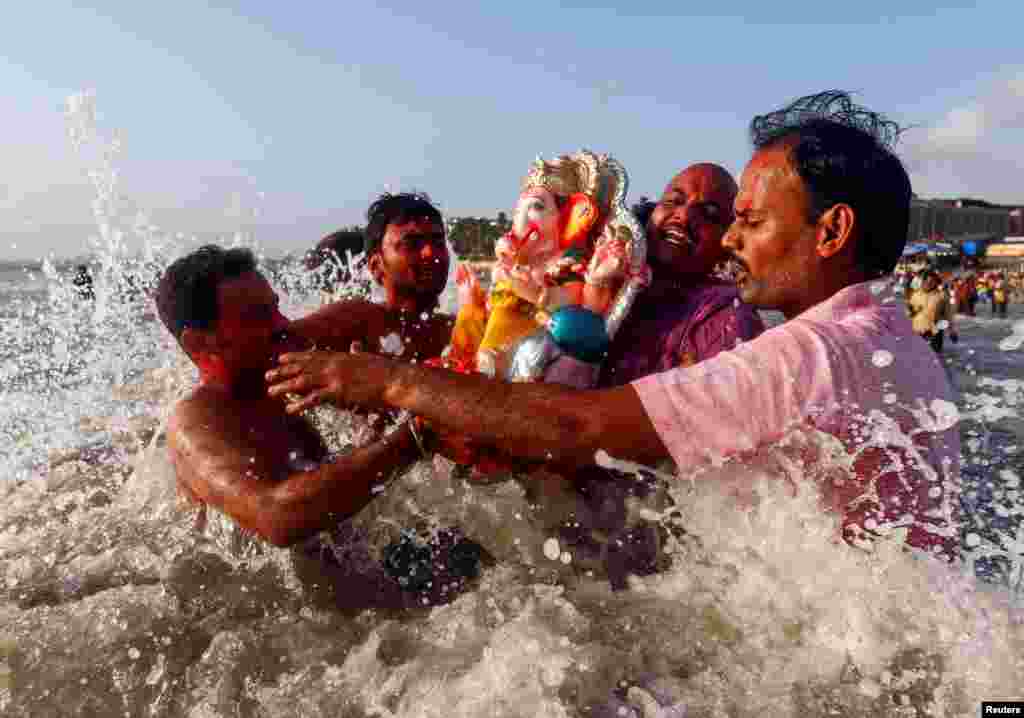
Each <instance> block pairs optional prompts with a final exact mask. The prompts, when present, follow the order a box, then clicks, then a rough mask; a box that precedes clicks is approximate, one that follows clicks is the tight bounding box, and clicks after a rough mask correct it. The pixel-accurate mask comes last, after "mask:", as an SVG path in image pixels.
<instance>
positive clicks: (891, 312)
mask: <svg viewBox="0 0 1024 718" xmlns="http://www.w3.org/2000/svg"><path fill="white" fill-rule="evenodd" d="M898 134H899V128H898V126H897V125H896V124H895V123H893V122H890V121H888V120H886V119H885V118H884V117H882V116H881V115H879V114H877V113H874V112H871V111H869V110H867V109H865V108H862V107H858V106H857V105H856V104H854V103H853V102H852V100H851V98H850V97H849V95H847V94H846V93H843V92H836V91H830V92H823V93H820V94H817V95H811V96H808V97H803V98H800V99H798V100H796V101H794V102H793V103H791V104H790V105H788V106H787V107H785V108H782V109H780V110H777V111H775V112H770V113H768V114H766V115H761V116H758V117H755V118H754V120H753V121H752V122H751V138H752V140H753V144H754V148H755V152H754V155H753V157H752V158H751V161H750V162H749V163H748V164H747V167H746V169H745V170H744V172H743V177H742V181H741V184H740V192H739V194H738V196H737V199H736V203H735V206H734V211H735V213H736V220H735V221H734V222H733V224H732V225H731V226H730V228H729V230H728V232H727V233H726V235H725V237H724V238H723V240H722V242H723V244H724V246H725V247H726V248H727V249H728V250H729V252H730V253H731V255H732V260H733V265H734V268H735V278H736V283H737V286H738V288H739V291H740V295H741V297H742V299H743V300H744V301H746V302H747V303H748V304H751V305H753V306H755V307H758V308H764V309H773V310H777V311H781V312H782V313H783V315H784V316H785V317H786V319H787V321H786V322H785V323H784V324H782V325H780V326H778V327H774V328H773V329H771V330H769V331H766V332H764V333H763V334H762V335H761V336H759V337H757V338H756V339H753V340H751V341H749V342H744V343H743V344H741V345H740V346H739V347H737V348H736V349H733V350H729V351H722V352H719V353H718V354H717V355H716V356H714V357H712V358H710V359H707V360H705V361H703V362H700V363H698V364H695V365H694V366H690V367H675V368H673V369H670V370H668V371H665V372H662V373H660V374H654V375H650V376H648V377H645V378H643V379H640V380H638V381H636V382H633V383H631V384H629V385H627V386H620V387H613V388H608V389H597V390H591V391H580V390H573V389H568V388H566V387H561V386H555V385H549V384H512V385H510V384H498V383H494V382H489V381H488V380H486V379H482V378H479V377H474V376H465V375H458V374H454V373H451V372H443V371H431V370H428V369H424V368H422V367H416V366H409V365H403V364H400V363H398V362H395V361H393V360H390V359H386V358H383V357H376V356H371V355H367V354H357V355H351V354H328V353H324V352H307V353H303V354H294V355H290V356H289V355H286V356H284V357H282V361H281V364H282V365H281V366H280V367H279V368H277V369H275V370H272V371H270V372H268V374H267V379H268V381H270V382H271V383H272V386H271V387H270V388H269V393H270V394H271V396H277V397H287V396H288V394H290V393H294V394H296V395H298V396H295V397H292V398H291V400H290V402H289V405H288V411H290V412H293V413H294V412H301V411H303V410H305V409H306V408H308V407H310V406H315V405H316V404H319V403H322V402H325V401H326V402H331V403H335V404H337V405H340V406H347V405H352V404H355V405H360V406H368V407H399V408H403V409H407V410H409V411H411V412H413V413H415V414H419V415H422V416H424V417H425V418H426V419H427V420H429V421H430V422H432V423H434V424H436V425H439V426H443V427H445V431H450V432H452V433H453V434H455V435H458V436H465V437H468V438H469V439H471V440H473V441H476V442H480V443H483V444H489V445H492V446H494V447H496V448H497V449H499V450H500V451H503V452H505V453H507V454H510V455H513V456H518V457H521V458H524V459H530V460H536V461H548V462H553V463H555V464H556V465H562V466H565V465H577V466H578V465H586V464H591V463H593V461H594V457H595V455H596V454H597V452H599V451H603V452H606V453H607V454H608V455H610V456H612V457H617V458H620V459H628V460H632V461H640V462H644V463H650V464H653V463H656V462H658V461H661V460H663V459H665V458H666V457H669V456H671V457H672V458H674V459H675V461H676V463H677V464H678V465H679V466H680V468H681V469H683V470H686V469H687V468H690V467H693V466H696V465H700V464H701V463H702V462H706V461H707V460H708V459H709V458H712V459H713V458H715V457H716V456H717V457H722V456H736V455H743V454H744V453H746V452H748V451H752V450H757V449H759V448H761V447H763V446H768V445H770V444H772V443H773V442H776V441H778V440H779V439H781V438H783V437H786V436H787V435H788V434H789V432H791V431H794V430H802V429H810V430H815V431H818V432H823V433H825V434H829V435H831V436H832V437H834V438H835V440H838V442H839V443H840V444H841V445H842V447H843V448H844V450H845V452H846V454H847V456H848V458H849V459H850V461H849V462H848V469H849V472H848V476H847V477H846V478H844V479H843V480H842V481H836V482H835V484H836V485H835V487H834V489H833V490H831V491H829V490H826V487H823V496H822V499H823V504H824V506H823V509H824V510H827V511H833V512H835V513H836V514H838V515H839V518H840V519H841V521H840V523H841V528H842V534H843V537H844V538H845V539H846V540H848V541H850V542H851V543H856V544H858V545H860V544H862V543H871V542H873V541H874V539H875V537H876V536H878V535H879V534H885V533H888V534H889V535H890V536H894V537H899V536H902V537H903V540H904V541H905V542H906V543H907V544H908V545H910V546H914V547H916V548H919V549H923V550H926V551H929V552H933V553H937V554H941V555H944V556H951V555H955V553H956V548H957V528H958V527H957V523H958V514H957V510H958V498H959V491H960V483H959V449H960V446H959V433H958V431H957V426H956V424H957V411H956V405H955V404H953V403H952V401H951V400H952V398H953V394H952V388H951V386H950V384H949V380H948V378H947V377H946V374H945V372H944V370H943V367H942V365H941V363H940V362H939V361H938V360H937V359H936V358H935V356H934V353H933V352H932V351H931V349H930V348H929V347H928V345H927V344H925V343H924V341H922V340H921V339H920V338H919V337H917V336H916V335H914V333H913V329H912V328H911V326H910V322H909V320H908V319H907V317H906V315H905V312H903V311H901V310H900V308H899V307H892V306H891V305H885V304H883V303H882V302H881V300H880V299H879V298H878V297H877V295H876V292H875V291H873V287H874V286H875V282H876V281H877V280H878V279H879V278H881V277H883V276H885V275H887V274H889V273H891V272H892V270H893V268H894V267H895V266H896V262H897V261H898V260H899V259H900V256H901V254H902V252H903V248H904V245H905V244H906V237H907V228H908V225H909V218H910V198H911V187H910V178H909V177H908V175H907V172H906V170H905V169H904V167H903V165H902V163H901V162H900V160H899V158H898V157H897V156H896V154H895V153H894V152H893V149H892V144H893V142H894V141H895V139H896V137H898ZM897 529H905V530H902V531H901V530H897Z"/></svg>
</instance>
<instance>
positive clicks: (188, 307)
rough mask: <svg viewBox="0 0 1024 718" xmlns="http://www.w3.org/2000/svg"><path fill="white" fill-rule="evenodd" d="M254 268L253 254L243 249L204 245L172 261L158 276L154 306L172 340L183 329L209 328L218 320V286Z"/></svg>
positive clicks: (253, 270)
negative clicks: (172, 336) (161, 274)
mask: <svg viewBox="0 0 1024 718" xmlns="http://www.w3.org/2000/svg"><path fill="white" fill-rule="evenodd" d="M255 271H257V270H256V257H255V256H253V253H252V251H251V250H248V249H244V248H240V247H238V248H234V249H224V248H222V247H218V246H217V245H215V244H207V245H205V246H203V247H200V248H199V249H197V250H196V251H194V252H192V253H190V254H187V255H185V256H184V257H181V258H179V259H177V260H175V261H174V262H173V263H172V264H171V266H169V267H168V268H167V269H166V270H165V271H164V273H163V276H162V277H160V283H159V284H158V285H157V288H156V308H157V312H158V313H159V314H160V321H162V322H163V323H164V326H165V327H167V330H168V331H169V332H170V333H171V334H173V335H174V338H175V339H178V340H179V341H180V340H181V333H182V332H183V331H185V330H186V329H189V328H192V329H208V328H209V327H210V325H211V324H212V323H213V322H215V321H216V320H217V287H218V286H219V285H220V283H221V282H223V281H224V280H226V279H234V278H236V277H240V276H242V275H243V274H249V273H250V272H255Z"/></svg>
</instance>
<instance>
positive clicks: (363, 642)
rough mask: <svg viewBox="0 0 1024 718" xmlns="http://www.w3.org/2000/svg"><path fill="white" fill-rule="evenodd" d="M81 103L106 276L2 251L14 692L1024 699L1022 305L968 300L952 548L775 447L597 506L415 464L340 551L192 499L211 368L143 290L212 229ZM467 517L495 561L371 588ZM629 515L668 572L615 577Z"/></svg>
mask: <svg viewBox="0 0 1024 718" xmlns="http://www.w3.org/2000/svg"><path fill="white" fill-rule="evenodd" d="M92 102H93V98H92V97H91V96H88V95H84V96H77V97H76V98H74V99H73V101H72V103H71V106H70V112H69V124H70V126H71V127H72V139H73V141H74V142H76V143H77V146H78V148H79V151H80V152H82V151H83V148H82V147H81V145H89V146H92V147H93V152H92V154H91V160H90V161H91V162H92V163H93V164H92V165H90V166H91V167H92V168H93V169H92V172H93V176H94V178H95V184H96V188H97V203H96V206H95V209H96V210H97V212H96V214H97V232H96V235H95V236H94V237H92V238H87V239H86V240H85V242H84V247H83V248H84V251H85V252H87V253H88V255H89V257H90V258H91V259H92V266H93V268H94V274H95V287H96V295H97V296H96V299H95V301H89V300H83V299H82V298H80V297H79V296H78V295H77V294H76V292H75V288H74V286H73V285H72V284H71V283H70V277H71V275H72V274H73V271H72V267H70V266H65V265H61V264H59V263H56V262H52V261H46V262H42V263H32V264H31V265H26V266H17V267H14V266H5V267H4V268H3V269H2V270H0V293H2V301H0V319H2V321H3V325H4V328H5V333H4V336H5V341H4V342H3V344H2V347H0V375H2V379H3V381H2V382H0V461H2V462H3V463H2V468H0V471H2V474H0V475H2V479H0V567H2V571H0V714H2V715H10V716H63V715H67V716H72V715H74V716H83V715H85V716H89V715H95V716H115V715H117V716H119V715H125V716H193V717H195V718H199V717H213V716H225V717H227V716H268V717H269V716H322V715H334V716H410V717H412V716H417V717H418V716H439V717H440V716H445V717H448V716H467V717H468V716H524V717H525V716H529V717H533V716H634V717H635V716H645V717H648V718H649V717H651V716H660V717H661V718H667V717H669V716H683V715H687V716H691V717H693V716H754V715H757V716H762V715H771V716H834V715H840V716H926V715H931V716H964V715H978V712H979V706H980V702H981V701H982V700H997V699H1014V698H1016V699H1022V698H1024V689H1022V686H1024V606H1022V603H1021V596H1020V590H1021V588H1020V584H1021V576H1022V561H1024V536H1022V533H1021V514H1022V513H1024V499H1022V491H1024V488H1022V487H1021V485H1020V482H1021V477H1022V475H1024V469H1022V464H1024V462H1022V461H1021V458H1020V457H1021V455H1022V451H1024V427H1022V424H1021V417H1020V410H1021V406H1022V402H1024V361H1022V355H1021V350H1020V349H1019V344H1017V345H1016V346H1014V344H1015V342H1016V339H1015V338H1016V337H1018V336H1021V335H1024V312H1021V310H1020V306H1019V305H1013V306H1011V309H1010V317H1009V318H1008V319H993V318H989V317H987V316H984V315H985V314H986V310H985V308H984V307H981V312H980V313H981V314H982V316H979V317H977V318H964V317H961V318H960V319H959V329H960V335H961V340H960V342H959V344H958V345H951V346H948V348H947V353H946V362H947V366H948V368H949V372H950V377H951V379H952V380H953V382H954V384H955V386H956V387H957V390H958V395H959V401H958V406H959V410H960V428H961V435H962V440H963V478H964V482H965V494H964V506H965V509H966V514H967V515H966V523H965V527H964V529H963V532H962V543H963V545H964V549H965V557H966V561H965V562H964V563H963V564H962V565H958V566H955V567H949V566H946V565H943V564H940V563H938V562H936V561H933V560H930V559H927V558H924V557H921V556H918V555H915V554H911V553H907V552H905V551H903V550H901V549H900V547H899V542H898V541H890V542H884V541H883V542H881V543H879V544H878V545H877V547H876V549H875V551H874V553H871V554H868V553H865V552H863V551H861V550H859V549H855V548H852V547H850V546H847V545H846V544H842V543H836V542H834V541H833V540H832V537H833V536H834V534H835V530H836V526H835V522H834V518H832V517H830V516H828V515H825V514H823V513H822V512H821V510H820V509H819V506H818V497H817V495H816V487H815V485H814V484H813V482H811V481H809V480H801V479H803V478H806V477H807V476H808V475H810V473H811V471H810V468H811V467H808V466H804V465H802V464H801V463H800V461H799V460H795V459H794V458H793V456H792V455H791V453H789V452H787V451H785V448H784V447H780V448H778V449H768V450H766V451H765V452H762V454H761V455H760V458H759V460H758V461H757V462H754V463H751V464H749V465H735V464H731V463H727V464H726V465H724V466H722V467H719V468H718V469H716V471H719V472H721V473H723V474H729V475H730V477H731V478H732V479H734V480H735V478H736V477H737V475H738V476H739V477H740V478H741V480H742V481H743V482H744V483H745V484H747V485H749V486H750V487H751V492H750V495H749V496H748V497H747V500H746V501H744V502H743V503H742V504H738V503H737V501H736V499H735V497H734V496H733V495H732V494H731V493H730V492H729V491H726V490H724V489H722V486H725V485H726V484H727V482H724V481H723V482H719V481H715V480H714V477H710V476H705V477H704V478H703V479H702V480H699V481H693V482H690V481H686V480H675V481H663V480H656V481H655V482H654V486H653V488H651V487H650V486H649V487H648V489H649V490H645V491H635V492H631V494H630V495H629V496H625V497H623V496H621V495H614V492H613V494H610V495H609V496H608V497H607V498H608V501H607V503H608V504H609V505H610V506H611V509H610V511H609V512H608V513H607V514H605V513H602V510H601V509H600V508H598V509H595V508H594V502H593V501H591V502H590V503H589V504H583V503H581V502H580V500H579V497H578V495H577V494H576V492H574V491H573V490H572V488H571V487H569V486H568V485H566V484H565V483H564V482H561V481H559V480H558V479H557V478H555V477H548V478H546V479H544V480H537V479H534V480H527V479H524V480H508V481H498V482H494V483H486V484H485V483H480V482H474V481H471V480H467V477H466V474H465V472H463V471H461V470H460V469H458V468H457V467H454V466H453V465H452V464H451V463H449V462H447V461H446V460H444V459H443V458H440V457H438V458H433V459H431V460H423V461H421V462H419V463H418V464H417V465H416V466H415V467H413V468H412V469H411V470H410V471H408V472H407V473H405V474H404V475H403V476H401V477H400V478H399V479H397V480H396V481H395V482H393V483H392V484H391V485H390V486H389V487H388V489H387V490H386V491H385V492H384V493H383V494H382V495H380V496H379V497H378V498H377V499H376V500H375V501H374V502H373V503H372V504H371V505H370V506H368V507H367V508H366V509H365V510H364V511H363V512H361V513H360V514H359V515H358V516H356V517H355V518H353V519H352V520H351V521H349V522H346V524H345V525H343V526H342V527H340V528H339V530H338V531H336V532H334V534H333V538H332V541H333V542H334V543H333V546H334V549H333V550H334V551H335V557H336V558H337V559H338V560H337V561H336V562H335V564H328V563H324V562H323V561H321V560H320V559H319V558H318V557H316V556H311V555H309V554H308V552H303V551H298V550H287V549H278V548H274V547H272V546H268V545H265V544H262V543H261V542H259V541H257V540H255V539H253V538H252V537H248V536H245V535H244V534H242V533H241V532H239V531H238V530H237V529H236V528H235V527H234V526H233V525H232V524H231V522H230V521H228V520H226V519H224V518H223V517H221V516H219V515H216V514H215V512H209V513H208V514H204V513H202V512H197V511H195V510H194V509H191V508H189V507H187V506H185V505H183V504H182V503H181V502H180V501H179V499H178V498H177V496H176V493H175V490H174V476H173V470H172V467H171V466H170V463H169V461H168V458H167V456H166V450H165V445H164V438H163V429H164V423H165V420H166V417H167V415H168V412H169V410H170V407H171V406H172V405H173V403H174V401H175V400H176V399H177V398H179V397H180V396H182V395H183V394H184V393H185V392H187V391H188V390H189V388H190V387H191V386H192V385H193V382H194V381H195V372H194V369H193V368H192V367H191V366H190V364H189V363H188V361H187V360H186V359H185V358H184V357H183V356H182V355H181V353H180V351H179V350H178V349H177V347H176V346H175V344H174V342H173V340H171V339H170V338H169V337H168V335H167V334H166V332H165V331H164V330H163V328H162V327H161V326H160V324H159V322H158V321H156V320H155V318H154V315H153V307H152V302H151V300H150V299H149V297H148V296H147V293H146V290H147V289H148V288H149V287H151V286H152V284H153V282H154V281H155V277H156V276H158V274H159V271H160V270H161V269H162V267H163V266H166V264H167V263H168V262H169V261H171V260H172V259H173V258H174V257H175V256H178V255H180V254H181V253H183V252H186V251H188V250H190V249H192V248H194V246H195V245H196V242H194V241H192V240H190V239H189V238H188V237H180V236H175V237H173V238H169V237H168V236H167V235H165V234H163V233H161V232H160V231H159V230H157V229H156V228H153V227H151V226H149V225H148V223H147V222H146V221H145V218H144V217H139V216H138V215H137V214H134V213H133V214H131V215H128V214H127V213H125V212H123V211H121V209H120V207H121V205H120V196H119V192H120V189H119V188H118V186H117V183H116V181H115V180H116V171H115V170H116V153H117V151H120V144H119V143H117V142H115V141H114V140H113V139H111V138H109V137H104V135H103V134H102V132H100V131H99V129H98V128H96V127H95V113H94V112H93V104H92ZM96 146H98V149H97V147H96ZM224 243H225V244H248V245H255V242H254V240H253V238H251V237H245V236H237V237H227V238H225V241H224ZM263 260H264V266H265V267H266V268H267V272H268V274H269V275H270V276H271V277H272V279H273V281H274V284H275V286H276V287H277V288H278V289H279V290H280V291H281V292H282V294H284V298H285V300H286V301H285V306H286V311H287V312H290V313H291V314H292V315H298V314H300V313H302V312H304V311H308V310H309V309H310V308H311V307H312V306H315V305H316V304H317V302H318V301H319V298H318V296H317V290H316V283H315V281H309V280H308V277H307V276H306V275H305V274H304V273H303V270H301V269H300V268H299V266H298V262H297V261H296V262H293V263H289V262H283V261H279V262H270V261H268V260H266V259H265V258H263ZM887 291H888V290H887ZM452 296H453V295H452V294H451V293H450V292H449V299H448V300H446V301H447V302H448V304H449V306H450V304H451V301H452V300H451V297H452ZM889 296H890V298H891V300H892V301H898V299H897V298H896V297H895V295H889ZM318 418H319V420H320V421H321V422H322V424H325V425H326V426H327V429H328V431H329V432H330V434H331V435H330V436H329V438H330V440H331V441H332V442H335V443H339V444H345V443H358V442H359V441H362V440H364V438H365V437H363V436H361V435H360V430H361V427H360V426H359V424H358V421H357V420H354V419H352V418H351V417H343V418H338V417H334V416H332V415H330V414H329V413H328V414H326V415H325V414H323V413H321V415H320V416H319V417H318ZM780 478H786V479H789V481H780V480H779V479H780ZM632 480H633V479H630V478H624V479H623V481H624V482H628V481H632ZM598 503H600V502H598ZM608 516H611V517H612V519H609V520H608V521H604V519H607V518H608ZM602 522H603V523H602ZM580 524H584V525H586V526H588V527H590V528H591V529H592V530H590V531H589V533H588V541H581V540H580V534H579V529H580ZM596 524H601V525H600V527H599V528H598V529H594V528H593V526H594V525H596ZM447 527H457V528H458V530H459V531H460V532H461V533H462V534H463V535H465V536H467V537H469V538H471V539H472V540H474V541H475V542H477V543H478V544H479V545H480V546H482V547H483V549H484V550H485V551H486V555H487V560H486V561H485V564H484V566H483V567H482V569H481V572H480V575H479V577H478V578H476V579H475V580H473V581H471V582H470V583H469V585H468V586H466V587H465V588H463V589H461V590H459V591H458V592H456V593H455V594H454V596H449V597H448V598H447V599H445V600H444V601H435V600H433V599H432V598H431V594H429V593H423V594H410V593H403V592H401V591H398V592H395V591H390V592H388V591H381V590H379V588H380V586H381V583H380V581H381V575H382V574H381V568H380V567H381V564H382V557H383V552H384V550H385V548H386V547H387V546H388V545H390V544H392V543H393V542H394V540H395V539H396V538H397V537H399V536H402V535H408V533H409V532H412V533H413V534H416V535H417V536H419V537H422V538H423V539H424V540H427V539H428V538H429V537H430V536H432V535H437V533H438V531H440V530H443V529H445V528H447ZM637 536H645V537H647V539H648V543H647V544H645V545H649V544H650V542H652V541H653V545H654V546H655V547H656V554H657V555H656V557H655V559H654V564H655V565H654V568H656V569H657V570H645V571H640V572H639V573H642V574H644V575H633V574H629V575H627V577H626V579H625V584H626V585H625V588H624V589H622V590H613V588H612V581H611V578H612V577H611V576H610V573H611V572H610V569H609V566H610V565H611V564H612V563H613V562H612V557H614V555H616V554H617V552H621V551H624V550H628V548H629V547H628V546H623V544H624V543H625V544H628V543H629V542H630V541H632V540H634V539H635V538H636V537H637ZM338 557H340V558H338ZM339 576H340V577H341V578H340V579H339ZM979 577H980V578H979Z"/></svg>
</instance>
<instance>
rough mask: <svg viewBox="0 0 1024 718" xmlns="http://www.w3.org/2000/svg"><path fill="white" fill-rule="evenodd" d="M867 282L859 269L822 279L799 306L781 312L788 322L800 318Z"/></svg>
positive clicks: (811, 286)
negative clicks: (855, 286) (812, 308)
mask: <svg viewBox="0 0 1024 718" xmlns="http://www.w3.org/2000/svg"><path fill="white" fill-rule="evenodd" d="M866 281H867V277H866V276H865V275H864V273H863V272H862V271H861V270H859V269H858V270H855V271H851V272H850V274H848V275H846V276H839V275H837V276H835V277H822V278H821V280H820V281H818V282H816V283H813V284H811V285H810V286H809V287H808V290H807V294H806V295H805V296H804V297H803V298H802V300H803V301H801V303H800V304H799V305H794V306H793V307H787V308H784V309H781V310H780V311H782V315H783V316H784V317H786V319H787V320H789V319H792V318H793V317H798V316H800V315H801V314H803V313H804V312H806V311H807V310H808V309H810V308H811V307H816V306H817V305H819V304H821V303H822V302H825V301H828V300H829V299H831V298H832V297H834V296H835V295H837V294H839V292H841V291H843V290H844V289H846V288H847V287H852V286H853V285H855V284H861V283H863V282H866Z"/></svg>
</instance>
